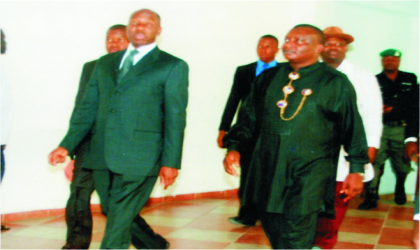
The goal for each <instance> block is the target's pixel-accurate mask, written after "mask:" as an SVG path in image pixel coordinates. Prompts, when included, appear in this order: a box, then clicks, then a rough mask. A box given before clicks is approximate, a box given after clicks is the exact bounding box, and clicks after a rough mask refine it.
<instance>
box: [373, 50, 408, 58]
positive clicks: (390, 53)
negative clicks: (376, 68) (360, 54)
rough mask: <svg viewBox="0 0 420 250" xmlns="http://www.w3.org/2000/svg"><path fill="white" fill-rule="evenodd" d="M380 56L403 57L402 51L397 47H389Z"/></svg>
mask: <svg viewBox="0 0 420 250" xmlns="http://www.w3.org/2000/svg"><path fill="white" fill-rule="evenodd" d="M379 55H380V56H382V57H384V56H396V57H401V55H402V53H401V51H399V50H396V49H387V50H384V51H382V52H381V53H380V54H379Z"/></svg>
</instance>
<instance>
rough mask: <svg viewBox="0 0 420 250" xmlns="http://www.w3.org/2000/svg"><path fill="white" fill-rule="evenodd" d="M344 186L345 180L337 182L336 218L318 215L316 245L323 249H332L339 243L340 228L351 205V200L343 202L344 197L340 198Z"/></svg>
mask: <svg viewBox="0 0 420 250" xmlns="http://www.w3.org/2000/svg"><path fill="white" fill-rule="evenodd" d="M342 186H343V182H337V184H336V187H335V199H334V208H335V218H334V219H333V218H326V217H318V221H317V225H316V233H315V238H314V243H313V245H314V246H318V247H321V248H322V249H332V248H333V247H334V245H335V244H336V243H337V240H338V229H339V228H340V225H341V223H342V222H343V219H344V216H345V215H346V211H347V209H348V207H349V201H347V202H343V198H340V190H341V188H342Z"/></svg>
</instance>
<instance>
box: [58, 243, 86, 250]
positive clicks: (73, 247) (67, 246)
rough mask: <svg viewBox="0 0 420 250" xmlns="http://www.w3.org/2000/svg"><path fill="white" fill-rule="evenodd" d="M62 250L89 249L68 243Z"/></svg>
mask: <svg viewBox="0 0 420 250" xmlns="http://www.w3.org/2000/svg"><path fill="white" fill-rule="evenodd" d="M61 249H88V247H83V246H79V245H74V244H70V243H66V244H65V245H64V246H63V247H62V248H61Z"/></svg>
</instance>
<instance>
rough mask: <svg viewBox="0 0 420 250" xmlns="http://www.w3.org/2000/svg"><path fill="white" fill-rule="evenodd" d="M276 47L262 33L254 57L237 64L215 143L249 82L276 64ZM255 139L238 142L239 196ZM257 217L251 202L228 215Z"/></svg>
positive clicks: (249, 220) (240, 219) (240, 220)
mask: <svg viewBox="0 0 420 250" xmlns="http://www.w3.org/2000/svg"><path fill="white" fill-rule="evenodd" d="M278 51H279V41H278V40H277V38H276V37H275V36H272V35H265V36H262V37H261V38H260V40H259V42H258V46H257V54H258V57H259V58H260V59H259V60H258V61H256V62H253V63H250V64H247V65H243V66H239V67H238V68H237V69H236V72H235V77H234V80H233V85H232V90H231V91H230V95H229V98H228V100H227V103H226V107H225V110H224V112H223V116H222V121H221V123H220V126H219V136H218V138H217V144H218V145H219V147H220V148H224V146H223V141H222V140H223V137H224V136H225V134H226V133H227V132H228V131H229V129H230V126H231V124H232V120H233V117H234V116H235V113H236V110H237V109H238V106H239V103H242V102H243V101H244V100H245V98H246V97H247V96H248V94H249V92H250V91H251V85H252V82H253V81H254V80H255V78H256V77H257V76H258V75H259V74H261V73H262V72H263V71H264V70H266V69H268V68H272V67H274V66H276V65H277V62H276V61H275V57H276V54H277V52H278ZM254 146H255V139H251V140H248V141H246V142H244V143H243V144H242V145H241V155H242V158H241V180H240V184H239V197H240V198H241V196H242V193H243V185H244V182H245V180H246V176H247V174H248V168H249V163H250V162H251V156H252V152H253V151H254ZM257 219H258V215H257V211H256V209H255V207H253V206H244V205H241V207H240V209H239V214H238V216H237V217H231V218H229V221H230V222H232V223H234V224H240V225H245V226H254V225H255V223H256V221H257Z"/></svg>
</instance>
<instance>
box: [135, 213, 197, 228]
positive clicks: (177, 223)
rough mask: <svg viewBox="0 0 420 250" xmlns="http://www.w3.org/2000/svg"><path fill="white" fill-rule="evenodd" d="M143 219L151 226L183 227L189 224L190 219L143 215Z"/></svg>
mask: <svg viewBox="0 0 420 250" xmlns="http://www.w3.org/2000/svg"><path fill="white" fill-rule="evenodd" d="M142 217H143V219H145V220H146V222H147V224H149V225H151V226H166V227H183V226H185V225H187V224H188V223H190V222H191V221H193V220H191V219H179V218H173V217H163V216H152V215H143V216H142Z"/></svg>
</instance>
